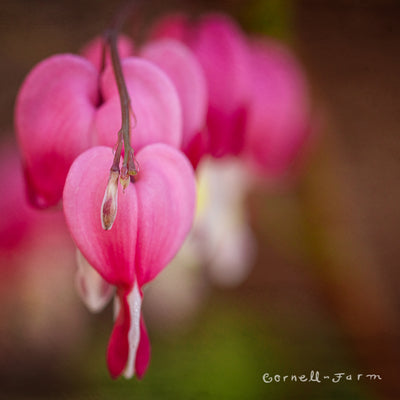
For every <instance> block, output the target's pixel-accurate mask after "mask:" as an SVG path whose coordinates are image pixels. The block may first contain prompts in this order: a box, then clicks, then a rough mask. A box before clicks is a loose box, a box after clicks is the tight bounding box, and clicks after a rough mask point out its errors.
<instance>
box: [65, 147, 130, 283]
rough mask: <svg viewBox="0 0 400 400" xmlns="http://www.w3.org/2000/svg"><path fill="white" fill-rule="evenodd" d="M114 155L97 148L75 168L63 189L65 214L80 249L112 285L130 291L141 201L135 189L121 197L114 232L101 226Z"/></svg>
mask: <svg viewBox="0 0 400 400" xmlns="http://www.w3.org/2000/svg"><path fill="white" fill-rule="evenodd" d="M112 161H113V153H112V150H111V148H108V147H94V148H92V149H90V150H87V151H86V152H84V153H83V154H81V155H80V156H79V157H78V158H77V159H76V160H75V161H74V163H73V164H72V166H71V169H70V171H69V174H68V177H67V180H66V183H65V189H64V214H65V217H66V221H67V225H68V228H69V229H70V232H71V234H72V237H73V239H74V241H75V243H76V244H77V246H78V248H79V249H80V251H81V252H82V254H83V255H84V257H85V258H86V259H87V260H88V262H89V264H90V265H92V266H93V268H95V269H96V270H97V272H98V273H99V274H100V275H101V276H102V277H103V278H104V279H105V280H106V281H107V282H109V283H110V284H113V285H115V286H124V287H131V285H132V284H133V282H134V277H135V253H136V232H137V226H138V224H137V219H138V201H137V193H136V189H135V187H134V185H129V187H128V188H127V189H126V190H125V193H122V189H121V185H119V188H118V190H119V193H118V213H117V216H116V219H115V222H114V226H113V228H112V230H110V231H105V230H104V229H103V228H102V226H101V218H100V210H101V204H102V201H103V196H104V192H105V189H106V185H107V182H108V176H109V172H110V166H111V164H112Z"/></svg>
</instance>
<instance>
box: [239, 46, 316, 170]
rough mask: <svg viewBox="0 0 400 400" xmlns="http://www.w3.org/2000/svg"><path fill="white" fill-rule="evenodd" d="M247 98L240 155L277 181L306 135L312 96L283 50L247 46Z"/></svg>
mask: <svg viewBox="0 0 400 400" xmlns="http://www.w3.org/2000/svg"><path fill="white" fill-rule="evenodd" d="M250 55H251V57H250V60H251V65H250V75H251V76H252V79H251V80H250V88H251V96H250V98H249V99H250V100H249V104H248V109H247V122H246V128H245V135H244V138H245V140H244V148H243V154H244V156H245V158H246V159H247V160H249V161H250V163H251V165H252V166H253V167H255V169H256V171H258V172H261V173H262V174H264V175H266V176H269V177H280V176H281V175H282V174H284V173H285V172H287V171H288V169H290V167H291V166H292V165H293V164H294V162H295V161H296V159H297V157H298V154H299V152H300V151H301V149H302V148H303V147H304V142H305V140H306V139H307V137H308V135H309V133H310V121H311V110H310V96H309V91H308V86H307V82H306V78H305V76H304V73H303V72H302V70H301V67H300V65H299V64H298V62H297V61H296V59H295V58H294V56H293V55H292V54H290V52H289V50H288V49H286V48H285V47H284V46H283V45H281V44H279V43H278V42H276V41H272V40H266V39H263V40H261V39H260V40H257V41H252V42H250Z"/></svg>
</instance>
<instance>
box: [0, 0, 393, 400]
mask: <svg viewBox="0 0 400 400" xmlns="http://www.w3.org/2000/svg"><path fill="white" fill-rule="evenodd" d="M118 4H119V3H118V2H111V1H103V0H96V1H95V0H91V1H89V0H83V1H75V0H74V1H58V2H54V1H50V0H47V1H45V0H41V1H39V0H30V1H22V0H3V1H2V2H1V5H0V21H1V23H0V43H1V45H0V59H1V61H0V88H1V90H0V131H1V135H2V142H3V143H7V145H3V146H2V147H3V148H2V150H1V152H0V156H1V163H2V165H3V164H4V167H2V168H4V169H2V171H7V172H3V175H2V176H3V177H4V176H5V177H6V178H4V179H5V180H6V182H5V183H4V180H3V182H2V183H3V185H2V192H3V194H2V196H0V197H3V199H1V200H0V206H1V209H2V211H1V213H2V217H1V221H0V233H1V246H0V268H1V270H0V300H1V306H0V398H1V399H77V400H78V399H93V400H97V399H99V400H100V399H125V398H137V399H164V398H165V399H169V398H178V399H179V398H187V399H208V398H209V399H243V398H245V399H264V398H269V399H352V400H353V399H371V400H372V399H398V398H400V385H399V383H398V381H399V379H398V377H399V376H400V352H399V347H400V343H399V339H400V294H399V293H400V291H399V288H400V268H399V267H400V262H399V260H400V246H399V245H398V238H399V236H400V228H399V226H400V212H399V211H398V206H399V204H400V159H399V155H400V140H399V137H398V136H399V133H400V100H399V97H400V74H399V71H400V51H399V49H400V24H399V20H400V3H399V2H398V1H396V0H392V1H390V0H367V1H356V0H354V1H351V0H342V1H341V0H337V1H335V2H322V1H317V0H298V1H294V0H293V1H289V0H285V1H283V0H282V1H279V0H249V1H247V2H243V1H239V0H232V1H229V2H228V1H218V0H213V1H211V0H210V1H200V0H196V1H191V2H189V1H188V2H181V4H180V6H181V7H183V8H184V9H191V10H192V11H194V12H202V11H205V10H206V11H210V10H222V11H224V12H227V13H228V14H230V15H232V16H233V17H234V18H235V19H236V20H237V21H238V22H239V23H240V25H241V26H242V27H243V29H244V30H245V31H246V32H249V33H261V34H267V35H271V36H273V37H275V38H278V39H279V40H282V41H284V42H285V43H287V44H289V45H290V46H291V48H292V49H293V51H294V52H295V54H296V55H297V56H298V57H299V59H300V61H301V63H302V64H303V65H304V69H305V72H306V74H307V76H308V79H309V81H310V84H311V88H312V89H311V90H312V98H313V104H314V110H315V114H316V115H317V129H316V132H315V133H314V138H313V141H312V143H311V145H310V146H309V148H308V149H307V151H305V154H304V157H303V162H302V166H301V171H300V172H299V174H298V177H297V179H296V181H295V182H293V183H292V184H291V185H290V186H288V187H285V188H282V189H280V190H274V191H272V190H270V189H267V188H257V189H253V190H251V192H250V193H249V194H248V196H247V197H246V202H245V205H246V213H247V214H248V218H249V221H250V226H251V228H252V230H253V231H254V233H255V238H256V245H257V249H258V252H257V255H256V256H255V260H254V263H253V264H254V265H253V266H252V269H251V271H250V272H249V274H248V276H247V277H246V279H243V280H242V281H241V283H240V284H239V285H236V287H223V286H218V285H213V284H211V283H210V279H209V278H208V277H207V274H206V273H204V274H203V273H198V275H195V277H194V278H193V276H191V277H190V278H188V279H186V280H185V279H184V277H183V274H181V273H177V274H176V276H177V278H176V280H173V279H172V280H170V285H172V288H173V291H175V292H182V293H184V294H183V295H182V298H180V299H178V300H177V301H176V303H177V304H182V303H184V304H189V306H188V307H186V308H185V309H184V310H183V311H182V310H179V308H178V307H175V308H174V307H173V305H170V306H169V305H168V304H163V302H164V300H165V299H163V298H162V299H159V303H158V304H157V300H156V298H157V286H156V283H155V285H154V287H150V288H149V290H148V292H149V295H148V298H149V300H146V296H147V295H146V296H145V300H144V305H145V312H146V315H145V317H146V320H147V322H148V327H149V332H150V338H151V342H152V360H151V365H150V368H149V371H148V373H147V375H146V376H145V378H144V379H143V381H141V382H139V381H137V380H135V379H134V380H131V381H125V380H122V379H121V380H118V381H116V382H114V381H112V380H111V379H110V378H109V376H108V373H107V370H106V363H105V349H106V346H107V341H108V337H109V334H110V332H111V328H112V322H111V321H112V310H111V308H112V307H108V308H107V310H106V311H105V312H103V313H102V314H100V315H91V314H89V312H88V311H87V310H86V309H85V307H84V306H83V304H81V302H80V300H79V299H78V296H77V294H76V293H75V287H74V279H75V278H74V274H75V268H76V267H75V261H74V249H73V245H72V243H71V241H70V239H69V237H68V235H67V234H66V233H65V231H64V227H63V220H62V218H60V216H59V215H58V214H56V213H54V212H53V213H51V212H50V214H46V216H44V215H42V214H40V215H38V214H37V213H34V212H32V211H31V210H29V209H25V208H24V207H25V206H24V205H23V204H22V203H21V204H20V203H18V202H20V198H19V197H18V195H17V194H15V198H13V199H12V200H7V201H5V200H4V199H5V197H6V193H11V192H12V191H13V190H14V189H13V188H14V186H18V185H19V183H18V184H16V183H15V182H20V180H21V176H20V175H19V172H18V167H17V161H16V159H15V157H14V156H13V150H12V144H10V142H12V140H13V139H12V137H13V107H14V101H15V97H16V94H17V92H18V88H19V86H20V85H21V83H22V81H23V79H24V77H25V76H26V74H27V73H28V72H29V70H30V69H31V68H32V67H33V66H34V65H35V64H36V63H38V62H39V61H41V60H42V59H43V58H45V57H48V56H50V55H52V54H54V53H63V52H77V51H78V50H79V49H80V48H81V47H82V45H84V44H85V43H86V42H87V41H88V40H89V39H90V38H92V37H93V36H95V35H97V34H99V33H101V32H102V30H103V29H104V27H106V26H107V24H108V23H109V21H110V19H111V18H112V16H113V15H114V13H115V10H116V9H117V8H118ZM148 4H149V9H150V12H149V15H150V14H152V13H153V12H154V10H159V11H160V12H161V11H165V10H170V9H173V6H174V4H173V3H172V2H166V3H164V4H157V3H156V2H154V3H151V2H149V3H148ZM148 18H150V17H149V16H148ZM144 25H145V24H144ZM127 33H129V32H128V31H127ZM4 146H6V147H4ZM7 146H8V147H7ZM10 146H11V147H10ZM7 168H8V169H7ZM9 171H11V172H9ZM14 173H15V174H16V175H15V177H13V174H14ZM18 187H19V188H20V189H21V188H22V186H18ZM21 190H22V189H21ZM16 204H18V207H19V208H18V211H15V208H16ZM6 217H7V218H6ZM11 217H12V218H11ZM10 221H11V222H10ZM57 227H58V228H57ZM172 277H173V274H172ZM171 282H172V283H171ZM187 285H190V286H189V287H190V288H191V290H188V289H187V287H188V286H187ZM167 293H168V292H167ZM185 296H186V297H185ZM146 302H148V305H146ZM166 303H168V302H166ZM169 307H170V308H169ZM311 370H318V371H320V373H321V375H324V374H325V375H329V374H330V375H332V374H334V373H340V372H344V373H345V374H346V375H348V374H352V376H353V380H352V381H345V380H344V379H342V381H341V382H340V383H337V384H334V383H331V382H322V383H320V384H318V383H282V382H280V383H271V384H265V383H263V381H262V375H263V374H264V373H266V372H267V373H270V374H281V375H291V374H297V375H301V374H309V372H310V371H311ZM358 373H362V374H369V373H373V374H379V375H380V376H381V377H382V380H379V381H371V382H370V381H368V380H367V379H361V380H360V381H359V382H358V381H357V380H356V379H355V378H356V374H358Z"/></svg>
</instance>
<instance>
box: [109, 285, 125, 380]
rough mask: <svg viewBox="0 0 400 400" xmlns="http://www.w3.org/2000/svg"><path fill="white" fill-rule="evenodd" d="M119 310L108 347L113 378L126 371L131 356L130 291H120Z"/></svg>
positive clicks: (110, 370)
mask: <svg viewBox="0 0 400 400" xmlns="http://www.w3.org/2000/svg"><path fill="white" fill-rule="evenodd" d="M118 299H119V300H118V301H119V304H120V306H119V312H118V316H117V319H116V321H115V323H114V328H113V330H112V333H111V337H110V341H109V342H108V348H107V355H106V357H107V366H108V371H109V372H110V375H111V377H112V378H113V379H116V378H118V377H119V376H120V375H121V374H122V373H123V371H124V369H125V366H126V363H127V362H128V358H129V330H130V326H131V315H130V309H129V303H128V293H127V292H126V291H120V292H119V293H118Z"/></svg>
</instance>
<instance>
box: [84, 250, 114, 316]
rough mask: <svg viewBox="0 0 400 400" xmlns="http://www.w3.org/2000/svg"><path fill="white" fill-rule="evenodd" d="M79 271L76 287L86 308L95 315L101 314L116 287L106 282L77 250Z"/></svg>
mask: <svg viewBox="0 0 400 400" xmlns="http://www.w3.org/2000/svg"><path fill="white" fill-rule="evenodd" d="M76 257H77V264H78V271H77V274H76V285H77V289H78V293H79V295H80V297H81V299H82V301H83V302H84V303H85V305H86V307H87V308H88V309H89V310H90V311H91V312H93V313H97V312H100V311H102V310H103V309H104V307H105V306H106V305H107V304H108V303H109V301H110V300H111V298H112V296H113V295H114V287H113V286H112V285H110V284H109V283H108V282H106V281H105V280H104V279H103V278H102V277H101V276H100V275H99V273H98V272H97V271H96V270H95V269H94V268H93V267H92V266H91V265H90V264H89V263H88V262H87V260H86V259H85V257H83V255H82V253H81V252H80V251H79V250H77V254H76Z"/></svg>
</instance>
